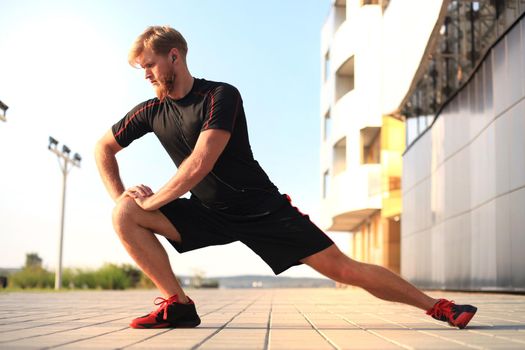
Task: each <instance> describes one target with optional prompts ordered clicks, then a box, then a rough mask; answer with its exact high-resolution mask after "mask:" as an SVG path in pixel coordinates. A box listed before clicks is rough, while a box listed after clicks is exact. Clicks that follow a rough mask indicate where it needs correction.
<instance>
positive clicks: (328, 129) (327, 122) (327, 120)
mask: <svg viewBox="0 0 525 350" xmlns="http://www.w3.org/2000/svg"><path fill="white" fill-rule="evenodd" d="M331 133H332V118H331V117H330V110H328V112H326V114H325V115H324V128H323V140H325V141H326V140H328V139H329V138H330V135H331Z"/></svg>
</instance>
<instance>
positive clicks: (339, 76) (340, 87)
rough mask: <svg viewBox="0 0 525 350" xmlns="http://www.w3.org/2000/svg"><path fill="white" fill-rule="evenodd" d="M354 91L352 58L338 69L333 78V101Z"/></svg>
mask: <svg viewBox="0 0 525 350" xmlns="http://www.w3.org/2000/svg"><path fill="white" fill-rule="evenodd" d="M353 89H354V56H352V57H350V58H349V59H348V60H346V62H345V63H343V64H342V65H341V67H339V69H338V70H337V73H336V76H335V99H336V100H339V99H340V98H341V97H343V96H344V95H345V94H346V93H348V92H349V91H352V90H353Z"/></svg>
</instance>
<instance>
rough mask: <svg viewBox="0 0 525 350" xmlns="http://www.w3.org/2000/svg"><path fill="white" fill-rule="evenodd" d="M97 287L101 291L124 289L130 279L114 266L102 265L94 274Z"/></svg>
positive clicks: (128, 285)
mask: <svg viewBox="0 0 525 350" xmlns="http://www.w3.org/2000/svg"><path fill="white" fill-rule="evenodd" d="M95 277H96V281H97V287H100V288H102V289H126V288H128V287H130V285H131V279H130V277H129V276H128V275H127V274H126V272H125V271H124V270H123V269H122V268H120V267H118V266H117V265H114V264H104V266H102V267H101V268H100V269H98V270H97V271H96V274H95Z"/></svg>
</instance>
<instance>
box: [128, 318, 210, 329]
mask: <svg viewBox="0 0 525 350" xmlns="http://www.w3.org/2000/svg"><path fill="white" fill-rule="evenodd" d="M200 324H201V320H200V319H199V320H196V321H188V322H177V323H175V324H173V323H159V324H154V325H147V326H143V325H140V324H138V325H136V326H132V325H130V327H131V328H135V329H158V328H195V327H197V326H198V325H200Z"/></svg>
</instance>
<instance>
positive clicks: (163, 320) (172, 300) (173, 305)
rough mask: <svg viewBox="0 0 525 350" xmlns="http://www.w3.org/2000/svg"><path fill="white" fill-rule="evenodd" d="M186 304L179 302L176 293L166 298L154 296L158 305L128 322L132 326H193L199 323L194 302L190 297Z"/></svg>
mask: <svg viewBox="0 0 525 350" xmlns="http://www.w3.org/2000/svg"><path fill="white" fill-rule="evenodd" d="M188 299H189V302H188V303H187V304H183V303H180V302H179V298H178V297H177V295H176V294H175V295H172V296H171V297H169V298H168V299H164V298H160V297H158V298H156V299H155V301H154V303H155V305H160V307H159V308H158V309H157V310H155V311H152V312H151V313H149V314H148V315H146V316H142V317H138V318H136V319H134V320H133V321H131V323H130V324H129V325H130V326H131V327H132V328H193V327H197V326H198V325H199V324H200V323H201V319H200V318H199V315H197V310H196V309H195V303H194V302H193V300H191V299H190V298H188Z"/></svg>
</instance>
